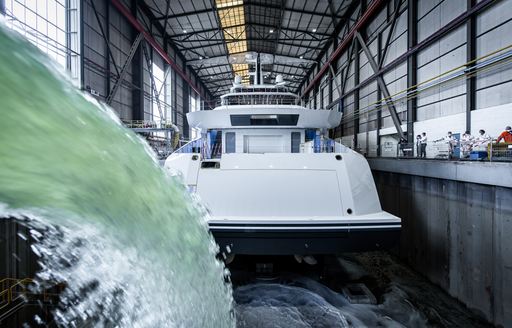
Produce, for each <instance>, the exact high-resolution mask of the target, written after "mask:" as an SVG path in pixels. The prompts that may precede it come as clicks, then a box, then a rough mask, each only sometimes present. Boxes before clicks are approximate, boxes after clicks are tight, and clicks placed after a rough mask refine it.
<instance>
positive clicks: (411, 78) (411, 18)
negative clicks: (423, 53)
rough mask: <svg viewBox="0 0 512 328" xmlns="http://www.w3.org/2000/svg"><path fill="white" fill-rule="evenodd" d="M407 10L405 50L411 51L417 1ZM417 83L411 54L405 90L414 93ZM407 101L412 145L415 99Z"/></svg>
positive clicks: (415, 38) (415, 32)
mask: <svg viewBox="0 0 512 328" xmlns="http://www.w3.org/2000/svg"><path fill="white" fill-rule="evenodd" d="M408 6H409V7H408V10H407V29H408V31H407V48H408V49H413V48H414V47H416V46H417V42H418V0H409V3H408ZM417 83H418V61H417V55H416V53H411V54H410V55H409V56H408V57H407V88H410V89H409V92H411V93H415V92H416V89H415V88H413V86H415V85H416V84H417ZM408 98H409V99H408V100H407V142H408V143H413V142H414V140H415V137H414V122H415V121H416V112H417V107H418V106H417V98H416V97H414V96H413V97H408Z"/></svg>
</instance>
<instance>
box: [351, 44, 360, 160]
mask: <svg viewBox="0 0 512 328" xmlns="http://www.w3.org/2000/svg"><path fill="white" fill-rule="evenodd" d="M352 49H353V52H354V84H358V83H359V79H360V77H359V73H360V68H361V67H360V63H359V49H360V47H359V43H357V42H354V46H353V48H352ZM358 134H359V89H356V90H354V149H356V150H357V149H358V147H357V141H358V140H357V139H358V138H357V135H358Z"/></svg>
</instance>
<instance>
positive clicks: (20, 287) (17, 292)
mask: <svg viewBox="0 0 512 328" xmlns="http://www.w3.org/2000/svg"><path fill="white" fill-rule="evenodd" d="M32 283H34V280H33V279H32V278H22V279H18V278H4V279H1V280H0V310H2V309H3V308H5V307H7V306H9V304H11V303H14V302H16V301H18V300H20V299H22V300H28V299H29V298H30V297H31V296H32V297H34V296H42V297H43V301H50V300H51V298H52V297H57V296H59V294H60V292H61V291H62V290H63V289H64V288H65V284H62V283H61V284H57V285H55V286H54V287H52V288H51V289H54V288H57V291H58V292H56V293H55V292H50V290H47V289H44V290H43V291H42V292H41V293H34V292H32V291H30V290H29V289H28V286H29V285H30V284H32Z"/></svg>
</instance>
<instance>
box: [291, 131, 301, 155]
mask: <svg viewBox="0 0 512 328" xmlns="http://www.w3.org/2000/svg"><path fill="white" fill-rule="evenodd" d="M292 153H300V132H292Z"/></svg>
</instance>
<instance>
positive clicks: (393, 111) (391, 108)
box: [355, 32, 404, 138]
mask: <svg viewBox="0 0 512 328" xmlns="http://www.w3.org/2000/svg"><path fill="white" fill-rule="evenodd" d="M355 36H356V38H357V40H358V41H359V44H360V46H361V48H362V49H363V52H364V53H365V54H366V57H367V58H368V63H370V66H371V67H372V69H373V71H374V72H375V73H377V72H378V71H379V65H378V64H377V62H376V61H375V59H374V58H373V56H372V53H371V52H370V49H368V47H367V46H366V43H365V42H364V40H363V37H362V36H361V34H360V33H359V32H356V33H355ZM377 83H378V85H379V87H380V91H381V92H382V94H383V96H384V98H385V99H386V105H387V107H388V109H389V114H390V115H391V119H392V120H393V123H394V124H395V128H396V132H397V133H398V136H399V138H401V137H403V135H404V133H403V130H402V122H401V121H400V118H399V117H398V113H397V112H396V108H395V104H394V103H393V100H392V99H391V94H390V93H389V90H388V87H387V86H386V82H385V81H384V79H383V78H382V75H380V74H378V75H377Z"/></svg>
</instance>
